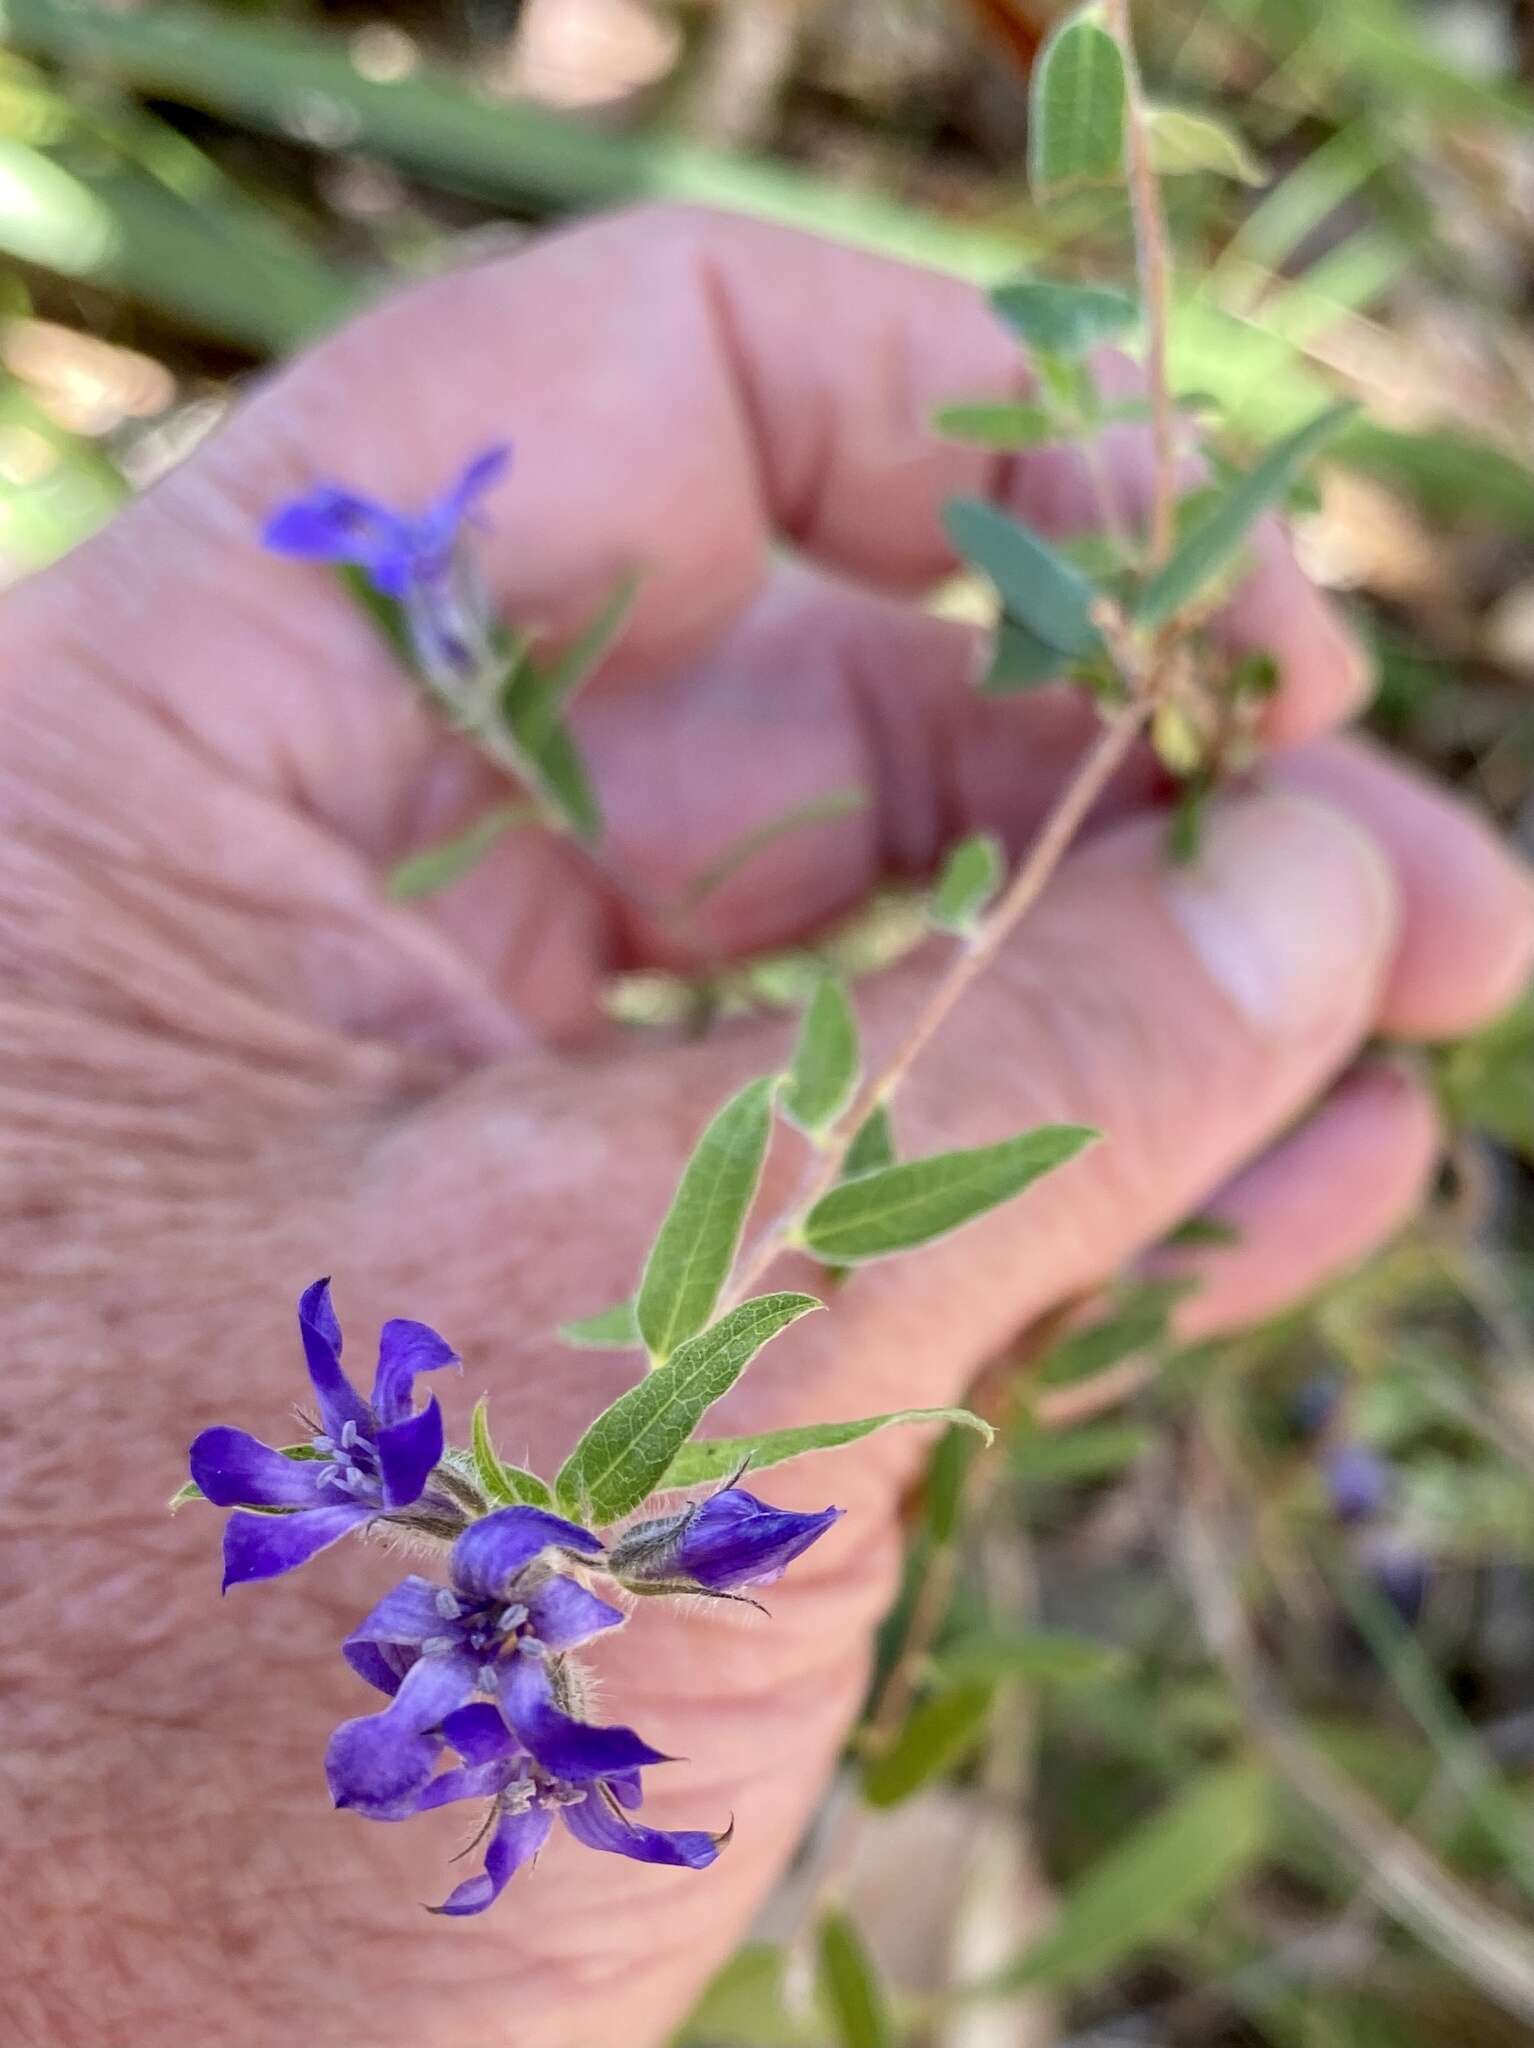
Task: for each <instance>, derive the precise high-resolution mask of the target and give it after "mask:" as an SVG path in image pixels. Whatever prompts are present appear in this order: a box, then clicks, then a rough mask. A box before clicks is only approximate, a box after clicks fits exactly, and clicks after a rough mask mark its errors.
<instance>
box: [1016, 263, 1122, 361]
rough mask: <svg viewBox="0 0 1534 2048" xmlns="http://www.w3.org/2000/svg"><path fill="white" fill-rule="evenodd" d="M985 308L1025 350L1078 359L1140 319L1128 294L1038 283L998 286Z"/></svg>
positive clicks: (1041, 280) (1108, 287) (1093, 287)
mask: <svg viewBox="0 0 1534 2048" xmlns="http://www.w3.org/2000/svg"><path fill="white" fill-rule="evenodd" d="M991 304H992V305H993V306H994V307H995V308H996V311H997V312H998V313H999V314H1000V316H1001V318H1002V319H1003V320H1005V321H1006V323H1007V325H1008V326H1009V327H1010V328H1011V329H1012V331H1013V332H1014V333H1015V334H1017V335H1018V336H1020V338H1021V339H1022V340H1023V341H1024V342H1026V343H1027V345H1028V347H1029V348H1031V349H1034V350H1036V351H1037V352H1038V353H1039V354H1040V355H1046V356H1067V357H1075V356H1084V355H1085V354H1086V353H1087V351H1088V350H1089V349H1093V348H1096V346H1097V344H1098V343H1099V342H1102V341H1112V340H1113V339H1114V338H1115V337H1116V336H1118V335H1121V334H1127V333H1128V331H1129V329H1130V328H1131V327H1133V326H1134V324H1135V322H1136V321H1137V320H1138V319H1139V317H1140V302H1139V300H1138V299H1136V298H1135V297H1134V296H1133V294H1132V293H1129V292H1121V291H1117V290H1115V288H1114V287H1113V286H1112V285H1106V284H1055V283H1051V282H1049V281H1048V280H1047V279H1044V278H1028V279H1026V280H1024V281H1023V282H1022V283H1020V284H1003V285H998V286H997V288H996V290H995V291H993V292H992V293H991Z"/></svg>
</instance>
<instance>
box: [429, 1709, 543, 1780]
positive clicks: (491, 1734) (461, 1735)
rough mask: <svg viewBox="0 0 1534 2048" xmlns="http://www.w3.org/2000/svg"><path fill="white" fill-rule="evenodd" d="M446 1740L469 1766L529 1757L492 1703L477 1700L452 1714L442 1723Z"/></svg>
mask: <svg viewBox="0 0 1534 2048" xmlns="http://www.w3.org/2000/svg"><path fill="white" fill-rule="evenodd" d="M442 1739H443V1741H444V1742H446V1743H448V1744H449V1745H450V1746H451V1747H452V1748H453V1749H456V1750H457V1752H458V1754H459V1755H460V1756H461V1757H462V1758H463V1760H464V1762H465V1763H466V1764H490V1763H501V1762H503V1761H505V1760H506V1759H507V1758H508V1757H519V1756H524V1755H526V1751H525V1750H524V1749H523V1748H522V1745H521V1744H520V1743H519V1742H518V1741H517V1738H516V1737H515V1736H514V1735H513V1734H512V1732H511V1730H510V1729H509V1728H508V1727H507V1726H506V1722H505V1720H504V1718H503V1717H502V1714H501V1710H500V1708H499V1707H493V1706H491V1704H490V1702H489V1701H488V1700H474V1701H472V1702H471V1703H470V1704H469V1705H468V1706H466V1707H459V1708H457V1709H456V1711H455V1712H453V1713H451V1714H449V1715H448V1716H447V1718H446V1720H445V1721H444V1722H443V1723H442Z"/></svg>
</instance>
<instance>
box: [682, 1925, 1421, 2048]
mask: <svg viewBox="0 0 1534 2048" xmlns="http://www.w3.org/2000/svg"><path fill="white" fill-rule="evenodd" d="M788 1963H789V1958H788V1955H787V1952H786V1951H785V1950H784V1949H781V1948H777V1947H774V1946H773V1945H772V1944H770V1943H767V1942H747V1944H746V1945H745V1947H744V1948H738V1949H737V1950H736V1951H735V1953H734V1955H733V1956H731V1958H730V1960H729V1961H728V1962H727V1963H725V1964H724V1965H723V1966H722V1968H721V1969H720V1970H719V1971H718V1972H717V1973H716V1974H715V1976H714V1977H713V1978H712V1979H711V1980H710V1982H709V1985H708V1988H707V1989H706V1990H705V1991H704V1993H703V1996H702V1997H701V1998H700V1999H699V2000H698V2003H697V2004H696V2005H695V2006H694V2007H693V2009H692V2011H691V2012H690V2013H689V2014H688V2016H687V2020H686V2022H685V2024H684V2025H683V2028H682V2031H681V2033H680V2034H678V2036H677V2037H676V2040H675V2041H674V2042H673V2044H672V2048H825V2032H824V2029H823V2028H822V2027H821V2026H820V2025H819V2023H818V2021H817V2019H816V2018H815V2016H814V2015H813V2014H801V2013H800V2012H799V2011H798V2009H797V2005H796V2004H795V2003H793V2002H792V2001H790V1999H789V1998H788V1996H787V1993H786V1987H785V1984H784V1978H785V1976H786V1975H787V1973H788ZM1397 2048H1400V2044H1399V2043H1398V2044H1397Z"/></svg>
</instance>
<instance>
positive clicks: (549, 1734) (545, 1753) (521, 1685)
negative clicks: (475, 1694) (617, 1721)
mask: <svg viewBox="0 0 1534 2048" xmlns="http://www.w3.org/2000/svg"><path fill="white" fill-rule="evenodd" d="M497 1675H498V1678H499V1681H500V1689H501V1705H502V1707H503V1709H504V1711H505V1714H506V1719H507V1721H508V1722H509V1723H510V1724H511V1727H512V1729H513V1731H514V1732H515V1734H516V1735H517V1737H518V1738H519V1739H520V1741H521V1742H522V1744H523V1746H524V1748H526V1749H528V1750H530V1751H531V1752H532V1755H533V1757H534V1759H535V1760H536V1761H537V1762H538V1763H540V1764H542V1765H543V1768H544V1769H545V1770H546V1771H548V1772H549V1773H550V1774H551V1775H552V1776H554V1777H556V1778H564V1779H567V1780H568V1781H569V1782H570V1783H571V1784H575V1785H580V1784H584V1783H586V1782H587V1781H588V1780H590V1779H592V1778H605V1777H608V1776H610V1775H611V1774H612V1773H614V1772H618V1771H632V1770H637V1769H638V1768H639V1767H640V1766H641V1765H643V1764H664V1763H670V1762H671V1758H670V1757H668V1756H666V1755H665V1754H664V1753H663V1752H662V1751H661V1750H658V1749H652V1748H651V1747H650V1745H649V1743H648V1742H645V1741H643V1740H642V1739H641V1737H639V1736H638V1735H636V1734H635V1733H634V1731H633V1729H632V1728H621V1727H610V1728H598V1727H594V1726H593V1725H592V1723H590V1722H589V1721H577V1720H574V1719H573V1718H572V1717H571V1716H570V1715H569V1714H565V1713H562V1712H561V1711H560V1709H559V1708H558V1707H556V1706H555V1704H554V1695H553V1689H552V1686H551V1684H550V1680H549V1671H548V1665H547V1663H546V1661H545V1660H544V1659H543V1658H542V1657H539V1656H537V1655H535V1654H533V1653H532V1652H530V1651H527V1650H522V1651H519V1652H518V1653H517V1654H516V1655H515V1656H513V1657H508V1658H506V1659H505V1660H503V1662H502V1663H501V1664H499V1665H498V1666H497Z"/></svg>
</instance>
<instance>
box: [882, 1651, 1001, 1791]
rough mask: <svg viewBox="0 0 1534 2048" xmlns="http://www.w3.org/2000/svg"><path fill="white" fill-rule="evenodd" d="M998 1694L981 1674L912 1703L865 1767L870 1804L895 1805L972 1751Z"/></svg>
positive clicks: (946, 1686)
mask: <svg viewBox="0 0 1534 2048" xmlns="http://www.w3.org/2000/svg"><path fill="white" fill-rule="evenodd" d="M995 1696H996V1687H995V1684H994V1683H993V1682H992V1681H991V1680H989V1679H985V1678H981V1679H971V1680H969V1681H968V1682H967V1683H965V1684H963V1685H945V1686H943V1687H942V1688H941V1689H940V1690H939V1691H937V1692H934V1693H932V1694H931V1695H930V1696H929V1697H928V1698H927V1699H924V1700H923V1701H922V1702H921V1704H920V1705H919V1706H918V1707H916V1708H914V1709H913V1711H912V1713H911V1715H910V1717H909V1718H908V1720H907V1721H906V1724H905V1726H904V1727H903V1728H902V1729H901V1731H900V1733H899V1734H898V1735H897V1736H896V1737H895V1740H894V1743H893V1744H892V1746H891V1747H890V1748H889V1749H887V1750H886V1751H885V1752H884V1754H883V1755H882V1756H880V1757H875V1758H874V1759H873V1760H872V1761H871V1762H870V1763H869V1764H868V1765H867V1766H866V1767H865V1768H864V1771H863V1797H864V1799H865V1800H867V1802H868V1804H869V1805H870V1806H898V1805H899V1804H900V1802H901V1801H902V1800H903V1799H909V1798H910V1796H911V1794H912V1793H913V1792H919V1791H920V1790H921V1788H922V1786H923V1785H930V1784H931V1782H932V1780H933V1779H934V1778H940V1777H942V1776H943V1775H944V1774H945V1773H946V1772H948V1771H951V1770H952V1769H953V1768H954V1767H955V1765H957V1764H960V1763H962V1762H963V1761H964V1759H965V1758H966V1757H967V1756H968V1755H970V1753H971V1752H972V1751H973V1749H974V1748H975V1746H976V1744H977V1743H978V1742H979V1740H980V1737H981V1735H982V1734H983V1733H984V1730H985V1722H986V1716H987V1715H988V1714H989V1713H990V1711H991V1702H992V1700H993V1699H994V1698H995Z"/></svg>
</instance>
